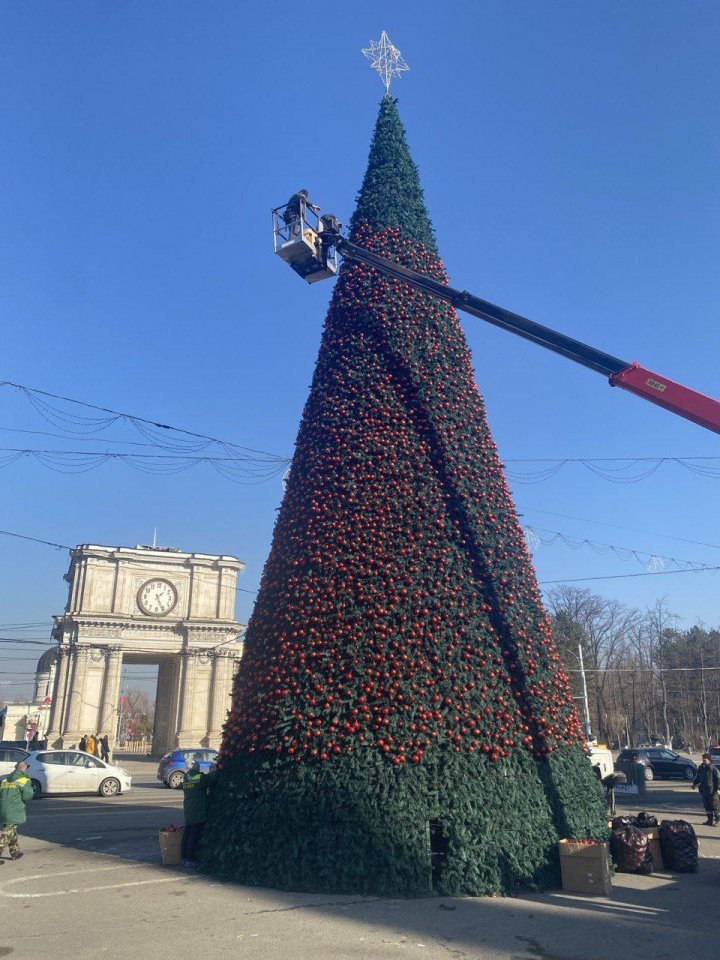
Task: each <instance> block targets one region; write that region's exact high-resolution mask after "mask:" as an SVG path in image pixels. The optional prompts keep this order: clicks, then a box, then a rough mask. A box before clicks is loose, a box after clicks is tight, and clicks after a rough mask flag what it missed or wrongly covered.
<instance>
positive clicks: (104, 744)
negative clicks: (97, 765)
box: [98, 734, 110, 763]
mask: <svg viewBox="0 0 720 960" xmlns="http://www.w3.org/2000/svg"><path fill="white" fill-rule="evenodd" d="M98 743H99V744H100V759H101V760H104V761H105V763H110V741H109V740H108V735H107V734H105V736H104V737H100V740H99V741H98Z"/></svg>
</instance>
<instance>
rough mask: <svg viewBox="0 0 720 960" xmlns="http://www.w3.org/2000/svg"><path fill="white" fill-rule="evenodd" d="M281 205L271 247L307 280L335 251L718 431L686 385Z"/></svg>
mask: <svg viewBox="0 0 720 960" xmlns="http://www.w3.org/2000/svg"><path fill="white" fill-rule="evenodd" d="M282 209H283V208H281V207H279V208H277V209H276V210H273V223H274V225H275V226H274V234H275V252H276V253H277V254H278V255H279V256H281V257H282V259H283V260H285V261H286V262H288V263H289V264H290V266H291V267H292V268H293V269H294V270H295V272H296V273H298V274H299V275H300V276H302V277H303V278H304V279H306V280H307V281H308V282H309V283H313V282H315V281H316V280H321V279H325V278H327V277H331V276H333V275H334V274H335V273H336V271H337V254H340V256H341V257H343V258H344V259H346V260H359V261H361V262H363V263H367V264H369V265H370V266H372V267H375V269H377V270H379V271H380V272H381V273H384V274H386V275H387V276H391V277H394V278H395V279H397V280H403V281H405V282H406V283H409V284H410V285H411V286H413V287H415V288H417V289H420V290H424V291H425V292H426V293H430V294H432V295H433V296H436V297H440V298H441V299H442V300H445V301H447V302H448V303H451V304H452V305H453V306H454V307H455V308H456V309H457V310H462V311H463V313H469V314H470V315H471V316H473V317H478V318H479V319H480V320H485V321H486V322H487V323H492V324H493V325H494V326H496V327H501V328H502V329H503V330H507V331H508V332H510V333H514V334H515V335H516V336H519V337H523V338H524V339H525V340H531V341H532V342H533V343H537V344H538V346H541V347H544V348H545V349H546V350H551V351H552V352H553V353H559V354H560V355H561V356H563V357H566V358H567V359H568V360H574V361H575V363H579V364H581V365H582V366H584V367H587V368H588V369H590V370H594V371H595V373H600V374H602V375H603V376H605V377H607V378H608V382H609V383H610V386H611V387H620V388H621V389H622V390H627V391H629V392H630V393H634V394H635V395H636V396H638V397H642V398H643V399H644V400H649V401H650V402H651V403H655V404H657V405H658V406H659V407H664V408H665V410H669V411H670V412H671V413H675V414H677V415H678V416H679V417H684V418H685V419H686V420H692V422H693V423H697V424H698V425H699V426H701V427H705V429H706V430H712V431H713V433H720V401H718V400H715V399H714V398H713V397H708V396H706V395H705V394H704V393H699V392H698V391H697V390H693V389H692V388H691V387H685V386H683V385H682V384H680V383H676V382H675V381H674V380H668V378H667V377H663V376H661V375H660V374H659V373H653V371H652V370H647V369H646V368H645V367H642V366H640V364H638V363H628V362H627V361H626V360H620V359H619V358H618V357H614V356H612V355H611V354H609V353H605V352H604V351H602V350H598V349H597V348H596V347H591V346H590V345H589V344H587V343H583V342H582V341H580V340H575V339H574V338H573V337H568V336H566V335H565V334H564V333H559V332H558V331H557V330H553V329H551V328H550V327H545V326H543V325H542V324H540V323H535V321H534V320H528V319H527V317H521V316H520V314H517V313H512V312H511V311H510V310H505V309H504V307H499V306H497V304H494V303H490V301H489V300H483V299H481V298H480V297H476V296H474V294H471V293H468V292H467V290H456V289H455V288H454V287H450V286H448V285H447V284H445V283H440V282H439V281H438V280H434V279H433V278H432V277H428V276H426V275H425V274H422V273H417V272H416V271H415V270H410V269H408V268H407V267H403V266H401V265H400V264H399V263H394V262H393V261H392V260H387V259H386V258H385V257H382V256H380V254H378V253H375V252H374V251H372V250H368V249H366V248H365V247H360V246H358V245H357V244H355V243H351V242H350V241H349V240H347V239H346V238H345V237H344V236H343V235H342V234H341V233H340V224H339V223H338V221H337V220H336V218H335V217H333V216H331V215H325V216H322V217H319V218H318V220H317V226H314V227H311V228H308V227H309V225H308V224H307V223H306V220H305V218H302V219H301V220H300V227H299V229H298V230H296V232H295V234H293V233H292V230H289V228H288V227H287V226H286V225H285V224H284V221H283V219H282V213H281V211H282Z"/></svg>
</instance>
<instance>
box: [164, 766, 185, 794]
mask: <svg viewBox="0 0 720 960" xmlns="http://www.w3.org/2000/svg"><path fill="white" fill-rule="evenodd" d="M184 779H185V775H184V774H183V773H181V772H180V771H179V770H176V771H175V773H171V774H170V776H169V777H168V778H167V785H168V786H169V787H170V789H171V790H179V789H180V787H181V786H182V784H183V780H184Z"/></svg>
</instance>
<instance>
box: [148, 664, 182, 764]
mask: <svg viewBox="0 0 720 960" xmlns="http://www.w3.org/2000/svg"><path fill="white" fill-rule="evenodd" d="M179 672H180V671H179V664H178V658H177V657H173V659H167V658H166V659H164V660H161V661H160V666H159V667H158V680H157V692H156V694H155V718H154V721H153V742H152V752H153V756H155V757H162V756H163V755H164V754H166V753H167V752H168V751H169V750H172V749H173V747H174V746H175V733H176V731H177V704H178V689H177V688H178V675H179Z"/></svg>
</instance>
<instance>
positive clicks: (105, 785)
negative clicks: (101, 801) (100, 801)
mask: <svg viewBox="0 0 720 960" xmlns="http://www.w3.org/2000/svg"><path fill="white" fill-rule="evenodd" d="M98 793H99V794H100V796H101V797H115V796H117V794H118V793H120V781H119V780H116V779H115V777H108V778H107V780H103V782H102V783H101V784H100V789H99V790H98Z"/></svg>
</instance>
